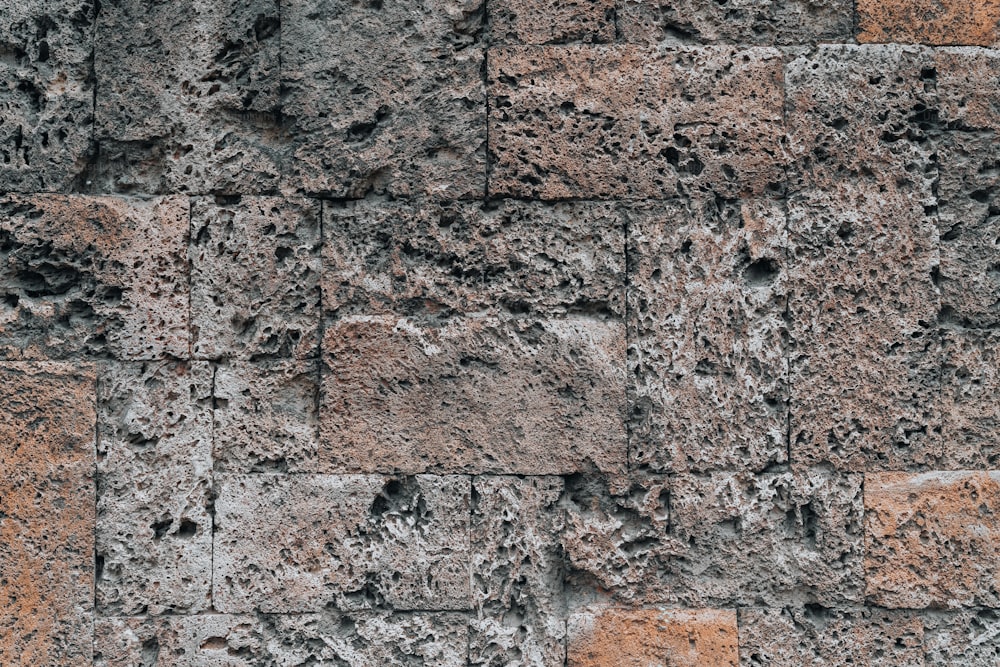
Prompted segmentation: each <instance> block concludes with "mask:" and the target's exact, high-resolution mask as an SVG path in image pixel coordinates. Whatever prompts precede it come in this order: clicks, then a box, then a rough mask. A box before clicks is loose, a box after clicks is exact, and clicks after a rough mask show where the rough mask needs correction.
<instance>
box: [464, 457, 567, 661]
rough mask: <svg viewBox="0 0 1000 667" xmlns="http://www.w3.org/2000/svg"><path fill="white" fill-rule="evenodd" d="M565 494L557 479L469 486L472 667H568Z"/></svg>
mask: <svg viewBox="0 0 1000 667" xmlns="http://www.w3.org/2000/svg"><path fill="white" fill-rule="evenodd" d="M562 489H563V483H562V480H561V479H560V478H558V477H528V478H519V477H476V478H475V479H474V480H473V481H472V533H471V540H470V543H471V545H472V601H473V605H474V612H475V616H474V618H473V619H472V621H471V627H470V637H469V662H470V663H471V664H472V665H487V666H489V667H504V666H505V665H511V664H518V665H526V666H532V667H548V666H561V665H562V664H563V657H564V655H565V648H564V646H563V639H564V638H565V624H564V621H563V619H564V618H565V614H564V611H563V602H562V592H563V591H562V574H563V573H562V553H561V549H560V547H559V537H558V535H559V532H560V531H561V530H562V528H563V512H562V509H561V508H559V507H558V505H557V504H556V503H557V502H558V500H559V498H560V496H561V494H562Z"/></svg>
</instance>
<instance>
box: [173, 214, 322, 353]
mask: <svg viewBox="0 0 1000 667" xmlns="http://www.w3.org/2000/svg"><path fill="white" fill-rule="evenodd" d="M191 239H192V242H191V330H192V341H191V346H192V353H193V354H194V356H195V357H196V358H199V359H215V358H219V357H244V358H250V359H266V358H272V357H274V358H288V357H292V358H297V359H301V358H305V357H315V356H316V354H317V351H318V345H319V334H318V326H319V276H320V256H319V254H320V203H319V202H318V201H315V200H306V199H279V198H276V197H243V198H241V199H240V200H239V201H238V202H235V203H232V204H225V203H216V202H213V201H212V200H209V199H197V200H195V201H194V204H193V205H192V208H191Z"/></svg>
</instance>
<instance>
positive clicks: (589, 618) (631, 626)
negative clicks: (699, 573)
mask: <svg viewBox="0 0 1000 667" xmlns="http://www.w3.org/2000/svg"><path fill="white" fill-rule="evenodd" d="M568 626H569V630H568V631H569V639H568V645H567V662H566V664H567V665H569V667H608V666H609V665H620V666H622V667H626V666H627V667H645V666H646V665H654V664H663V665H697V666H699V667H736V666H737V665H738V664H739V642H738V638H737V629H736V612H734V611H730V610H716V609H699V610H693V611H692V610H680V609H618V608H614V607H609V608H603V609H588V610H586V611H581V612H577V613H575V614H573V616H571V617H570V619H569V622H568Z"/></svg>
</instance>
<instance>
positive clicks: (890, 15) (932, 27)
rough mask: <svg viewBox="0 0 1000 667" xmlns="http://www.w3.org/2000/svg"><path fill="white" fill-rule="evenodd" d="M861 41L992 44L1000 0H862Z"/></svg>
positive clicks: (859, 23) (859, 10) (859, 0)
mask: <svg viewBox="0 0 1000 667" xmlns="http://www.w3.org/2000/svg"><path fill="white" fill-rule="evenodd" d="M857 8H858V41H859V42H861V43H866V42H877V43H882V42H906V43H910V42H912V43H918V44H934V45H939V46H943V45H969V46H990V45H992V44H995V43H996V41H997V26H998V24H1000V0H858V2H857Z"/></svg>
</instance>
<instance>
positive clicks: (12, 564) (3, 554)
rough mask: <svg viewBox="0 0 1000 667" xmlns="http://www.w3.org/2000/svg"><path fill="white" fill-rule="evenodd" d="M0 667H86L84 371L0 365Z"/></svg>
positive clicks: (87, 376)
mask: <svg viewBox="0 0 1000 667" xmlns="http://www.w3.org/2000/svg"><path fill="white" fill-rule="evenodd" d="M0 397H2V398H0V665H5V666H6V665H12V666H13V665H25V666H27V665H32V666H34V665H39V666H41V665H61V666H66V667H69V666H73V665H90V664H91V659H92V656H91V649H92V642H93V626H92V613H93V602H94V593H93V586H94V574H93V569H94V480H93V471H94V456H95V454H94V451H95V448H94V433H95V415H94V373H93V370H92V369H90V368H86V367H81V365H79V364H57V363H37V364H27V363H7V364H3V365H0Z"/></svg>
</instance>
